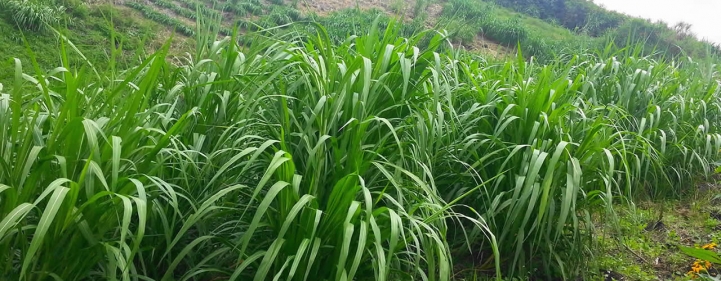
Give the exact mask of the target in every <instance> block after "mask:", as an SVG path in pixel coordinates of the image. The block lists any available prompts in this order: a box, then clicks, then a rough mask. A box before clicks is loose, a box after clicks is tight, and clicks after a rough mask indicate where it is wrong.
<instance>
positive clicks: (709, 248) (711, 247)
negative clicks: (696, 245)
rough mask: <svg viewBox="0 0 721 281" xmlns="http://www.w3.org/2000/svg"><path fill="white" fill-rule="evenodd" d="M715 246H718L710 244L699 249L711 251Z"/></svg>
mask: <svg viewBox="0 0 721 281" xmlns="http://www.w3.org/2000/svg"><path fill="white" fill-rule="evenodd" d="M716 246H718V245H716V243H713V242H711V243H708V244H706V245H703V246H701V249H704V250H713V249H716Z"/></svg>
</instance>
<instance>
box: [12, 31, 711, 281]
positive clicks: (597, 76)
mask: <svg viewBox="0 0 721 281" xmlns="http://www.w3.org/2000/svg"><path fill="white" fill-rule="evenodd" d="M373 26H374V27H373V28H371V29H369V30H364V31H363V34H362V35H361V36H357V37H351V38H348V40H345V41H344V42H342V43H339V44H334V43H333V39H332V38H331V37H330V35H329V34H328V32H326V31H325V29H324V28H323V27H322V26H318V28H317V30H318V32H317V33H314V34H301V33H292V32H291V33H285V34H286V35H283V36H272V37H263V36H259V35H258V36H255V35H249V36H252V38H249V40H250V41H251V42H253V44H252V45H250V46H244V47H242V48H241V46H239V45H238V44H237V43H236V42H237V40H238V38H236V37H226V38H225V39H223V40H221V41H217V42H211V44H198V50H196V52H195V53H194V54H187V55H186V56H184V57H181V58H180V60H181V61H182V63H180V64H178V65H171V64H170V63H169V60H167V59H166V56H167V48H168V46H167V45H166V46H164V48H162V49H161V50H160V51H158V52H157V53H155V54H153V55H151V56H149V57H147V58H145V59H143V60H142V61H141V62H139V63H138V65H137V66H135V67H132V68H130V69H128V70H126V71H123V72H113V73H107V72H105V73H101V72H97V71H95V69H94V68H93V67H92V65H91V64H89V63H88V66H87V67H84V68H81V69H74V68H71V67H70V65H69V64H68V62H67V59H66V57H67V53H69V52H72V51H73V49H75V48H74V46H73V45H72V44H71V43H70V42H67V41H62V45H61V46H62V49H61V51H60V56H61V57H62V58H63V60H62V61H63V63H62V65H60V66H57V67H49V66H41V65H37V64H33V65H23V64H21V63H19V62H16V64H15V66H16V67H15V80H14V83H13V84H11V85H5V87H4V88H3V89H0V93H2V94H0V134H2V136H1V137H0V139H2V140H3V141H2V142H0V155H2V158H0V255H2V257H1V258H2V260H3V261H6V262H3V263H0V274H2V276H4V277H7V278H9V279H13V280H45V279H57V280H80V279H109V280H119V279H120V280H213V279H215V280H218V279H223V280H226V279H230V280H250V279H252V280H450V279H451V278H452V276H453V274H454V271H455V270H456V269H457V268H456V267H455V265H458V264H461V261H463V260H467V259H465V258H464V257H466V256H468V255H469V254H473V255H474V256H476V255H478V254H481V256H483V257H484V258H483V260H481V261H478V264H475V265H471V266H480V267H482V268H483V269H484V270H485V269H490V272H494V271H495V272H497V273H499V274H498V275H497V277H500V276H501V274H502V275H504V276H523V277H529V276H538V277H547V278H554V279H559V278H560V279H571V278H573V277H575V276H577V275H581V274H583V273H584V272H582V271H581V270H582V268H583V267H582V266H578V265H579V263H580V264H583V263H584V262H587V261H588V260H587V259H586V258H585V257H588V256H589V255H592V253H593V252H592V251H591V249H592V248H591V244H590V241H589V240H590V239H589V238H590V235H591V234H592V233H593V221H592V220H591V219H590V217H591V214H593V212H599V211H603V210H609V211H612V209H611V207H610V206H612V205H611V204H612V203H613V202H614V200H619V198H625V199H633V198H635V197H636V196H641V195H647V194H654V195H657V196H668V195H672V194H674V193H680V192H683V191H684V188H686V187H687V186H689V183H690V182H691V181H692V180H693V179H694V177H695V176H697V175H703V174H705V173H706V172H708V171H709V170H710V169H711V167H710V163H711V161H715V160H717V159H718V156H719V155H718V153H719V149H721V135H719V133H718V129H716V128H718V125H719V121H718V118H717V116H718V114H719V110H721V101H720V100H719V91H720V89H719V82H718V79H719V74H718V70H719V68H718V67H717V66H715V65H711V64H708V63H704V62H693V61H691V60H689V61H684V62H663V61H655V60H652V59H650V58H645V57H640V56H638V53H633V52H632V50H624V51H621V52H616V53H612V52H611V51H610V49H609V51H608V52H605V53H599V54H595V55H594V54H583V55H574V56H569V57H562V58H559V59H558V60H557V61H553V62H551V63H549V64H546V65H541V64H538V63H536V62H535V60H533V59H531V60H530V61H526V60H524V59H523V56H522V54H520V53H519V54H518V58H517V59H515V60H510V61H505V62H488V61H486V60H484V59H482V58H479V57H476V56H473V55H470V54H466V53H461V52H457V51H453V49H452V48H449V46H448V42H447V38H445V37H444V36H442V35H441V34H438V33H436V32H432V31H426V32H423V33H420V34H418V35H416V36H413V37H411V38H402V37H400V36H398V34H399V32H400V31H399V28H398V27H397V26H396V25H394V24H393V23H392V22H391V23H390V24H389V26H388V27H387V28H386V29H380V28H377V24H374V25H373ZM429 37H430V38H432V39H430V40H429V41H424V42H425V44H424V46H425V47H423V48H419V47H417V46H418V45H419V42H421V41H422V40H426V39H427V38H429ZM210 38H213V37H212V36H211V37H210ZM489 265H490V266H489Z"/></svg>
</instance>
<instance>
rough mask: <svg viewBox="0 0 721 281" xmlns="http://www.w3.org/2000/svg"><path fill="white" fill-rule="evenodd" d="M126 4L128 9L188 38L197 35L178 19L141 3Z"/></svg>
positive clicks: (129, 2) (130, 2)
mask: <svg viewBox="0 0 721 281" xmlns="http://www.w3.org/2000/svg"><path fill="white" fill-rule="evenodd" d="M125 4H126V5H128V7H131V8H133V9H135V10H138V11H139V12H141V13H143V15H144V16H145V17H147V18H148V19H150V20H152V21H155V22H158V23H162V24H165V25H168V26H171V27H173V28H175V30H176V31H178V32H180V33H181V34H183V35H186V36H193V35H195V30H194V29H193V28H192V27H189V26H187V25H185V24H184V23H183V22H181V21H179V20H178V19H176V18H173V17H171V16H168V15H166V14H164V13H161V12H157V11H155V10H153V9H152V8H150V7H148V6H147V5H145V4H141V3H139V2H132V1H128V2H126V3H125Z"/></svg>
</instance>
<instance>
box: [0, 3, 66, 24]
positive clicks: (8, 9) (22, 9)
mask: <svg viewBox="0 0 721 281" xmlns="http://www.w3.org/2000/svg"><path fill="white" fill-rule="evenodd" d="M0 10H2V11H1V12H0V14H2V15H3V16H6V17H10V18H12V19H13V21H15V23H16V24H18V25H19V26H21V27H23V28H26V29H28V30H33V31H38V30H46V29H47V27H48V26H54V25H57V24H59V23H60V21H61V20H62V19H63V14H64V12H65V7H64V6H62V5H58V4H57V3H55V2H54V1H41V0H6V1H2V2H0Z"/></svg>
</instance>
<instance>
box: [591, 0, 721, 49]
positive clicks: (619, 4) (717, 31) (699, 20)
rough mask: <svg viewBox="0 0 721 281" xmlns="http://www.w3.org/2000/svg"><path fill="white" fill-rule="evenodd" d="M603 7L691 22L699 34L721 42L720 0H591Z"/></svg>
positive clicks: (648, 17)
mask: <svg viewBox="0 0 721 281" xmlns="http://www.w3.org/2000/svg"><path fill="white" fill-rule="evenodd" d="M593 2H594V3H596V4H599V5H603V6H604V7H605V8H606V9H609V10H614V11H618V12H621V13H624V14H628V15H631V16H636V17H641V18H646V19H651V20H653V21H656V20H663V21H664V22H666V23H668V24H669V25H673V24H675V23H677V22H679V21H683V22H687V23H690V24H691V25H692V27H691V30H692V31H693V32H694V33H695V34H696V35H697V36H698V37H700V38H706V39H708V40H709V41H712V42H716V43H721V0H593Z"/></svg>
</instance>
